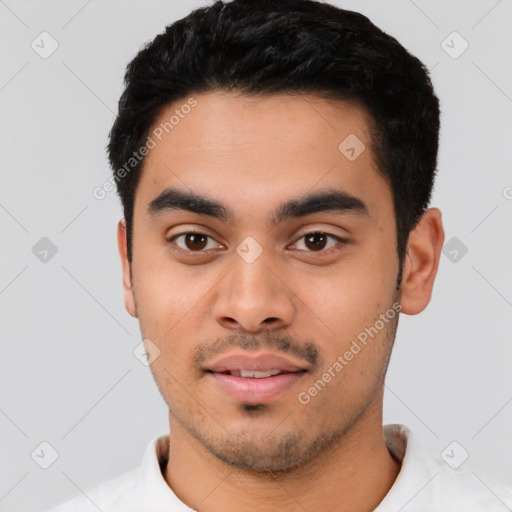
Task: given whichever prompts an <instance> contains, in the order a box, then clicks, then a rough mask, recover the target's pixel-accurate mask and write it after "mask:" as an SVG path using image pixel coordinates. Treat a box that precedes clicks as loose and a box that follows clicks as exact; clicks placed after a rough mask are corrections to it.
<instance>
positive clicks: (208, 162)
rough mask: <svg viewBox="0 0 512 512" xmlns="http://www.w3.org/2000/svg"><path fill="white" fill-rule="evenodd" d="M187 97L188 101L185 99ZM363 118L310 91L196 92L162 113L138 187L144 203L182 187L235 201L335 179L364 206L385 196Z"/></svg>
mask: <svg viewBox="0 0 512 512" xmlns="http://www.w3.org/2000/svg"><path fill="white" fill-rule="evenodd" d="M190 105H194V106H193V107H190ZM367 120H368V118H367V116H366V113H365V111H364V110H362V109H361V108H359V107H358V106H357V105H355V104H351V103H348V102H346V101H340V100H326V99H322V98H318V97H314V96H309V95H287V94H278V95H272V96H267V97H251V96H245V95H240V94H234V93H228V92H213V93H205V94H198V95H194V96H193V97H187V98H184V99H182V100H180V101H177V102H174V103H173V104H171V105H169V106H168V107H166V108H165V109H163V110H162V112H161V113H160V115H159V117H158V119H157V121H156V122H155V123H154V125H153V127H152V129H151V131H150V136H151V137H152V139H153V141H154V143H155V144H154V147H153V148H152V149H151V150H150V152H149V154H148V155H147V156H146V159H145V162H144V168H143V171H142V177H141V180H140V182H139V186H138V189H137V194H136V209H137V205H139V208H143V207H145V208H147V205H148V204H149V203H150V201H152V200H153V199H154V198H155V197H156V196H157V195H158V194H159V193H160V192H162V190H164V189H166V188H168V187H170V186H175V187H180V188H181V189H183V190H188V191H193V192H197V193H201V194H203V195H207V196H210V197H215V198H216V199H217V200H219V201H221V202H225V203H230V204H232V205H235V206H234V209H236V203H238V204H239V206H240V207H245V208H248V207H249V205H253V206H257V207H259V208H260V207H261V206H262V205H268V206H269V207H271V206H272V205H273V204H277V203H279V202H282V200H283V199H284V196H287V195H290V196H298V195H300V194H306V193H308V192H311V191H314V189H315V187H319V188H333V187H337V188H340V189H343V190H345V191H347V192H348V193H350V194H352V195H354V196H359V197H362V196H364V197H365V202H366V203H368V204H369V205H370V206H371V205H372V203H373V204H375V203H376V202H379V201H380V202H384V203H385V202H389V203H391V191H390V189H389V186H388V184H387V182H386V181H385V180H384V179H383V178H382V176H381V175H380V174H379V173H378V172H377V167H376V164H375V161H374V158H373V154H372V150H371V139H370V135H369V126H368V122H367Z"/></svg>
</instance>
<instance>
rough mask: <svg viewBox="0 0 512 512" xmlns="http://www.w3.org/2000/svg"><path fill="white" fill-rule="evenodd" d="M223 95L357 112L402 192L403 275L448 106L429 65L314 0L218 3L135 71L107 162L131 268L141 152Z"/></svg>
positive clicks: (169, 32)
mask: <svg viewBox="0 0 512 512" xmlns="http://www.w3.org/2000/svg"><path fill="white" fill-rule="evenodd" d="M214 91H235V92H239V93H242V94H247V95H254V96H268V95H272V94H278V93H290V94H303V93H305V94H312V95H315V96H319V97H322V98H326V99H341V100H347V101H350V102H352V103H355V104H356V105H358V106H360V107H361V108H362V109H363V111H364V112H365V113H366V114H367V115H369V120H370V122H369V128H370V133H371V150H372V153H373V155H374V158H375V161H376V164H377V166H378V171H379V172H380V174H381V175H382V176H383V177H384V178H385V179H386V181H387V182H388V184H389V185H390V187H391V190H392V192H393V200H394V211H395V218H396V229H397V240H396V245H397V252H398V259H399V264H400V265H399V266H400V272H399V276H401V271H402V263H403V260H404V258H405V253H406V248H407V242H408V238H409V233H410V231H411V230H412V229H413V228H414V227H415V226H416V224H417V222H418V220H419V219H420V217H421V216H422V214H423V213H424V211H425V210H426V208H427V207H428V204H429V202H430V198H431V194H432V189H433V186H434V178H435V174H436V166H437V153H438V138H439V117H440V110H439V100H438V98H437V96H436V95H435V93H434V89H433V86H432V83H431V80H430V77H429V72H428V69H427V68H426V67H425V66H424V64H423V63H422V62H421V61H420V60H419V59H418V58H417V57H415V56H413V55H411V54H410V53H409V52H408V51H407V50H406V49H405V48H404V47H403V46H402V45H401V44H400V43H399V42H398V41H397V40H396V39H395V38H393V37H392V36H390V35H388V34H386V33H385V32H383V31H382V30H381V29H379V28H378V27H376V26H375V25H374V24H373V23H372V22H371V21H370V20H369V19H368V18H367V17H366V16H364V15H362V14H360V13H358V12H354V11H349V10H344V9H340V8H338V7H335V6H333V5H330V4H326V3H322V2H319V1H315V0H279V1H276V0H233V1H232V2H229V3H224V2H222V1H216V2H214V3H213V4H211V5H209V6H207V7H203V8H200V9H197V10H195V11H193V12H191V13H190V14H189V15H188V16H186V17H184V18H183V19H180V20H178V21H176V22H175V23H173V24H171V25H169V26H167V27H166V29H165V31H164V32H162V33H161V34H159V35H157V36H156V37H155V38H154V39H153V41H151V42H149V43H147V44H146V45H145V46H144V47H143V48H142V50H141V51H140V52H139V53H138V54H137V55H136V57H135V58H134V59H133V60H132V61H131V62H130V63H129V64H128V66H127V69H126V74H125V89H124V92H123V93H122V96H121V98H120V100H119V112H118V116H117V118H116V120H115V122H114V124H113V126H112V130H111V132H110V140H109V145H108V154H109V160H110V163H111V166H112V169H113V171H114V175H115V176H116V185H117V191H118V194H119V196H120V198H121V201H122V205H123V210H124V217H125V220H126V227H127V241H128V259H129V261H130V262H131V261H132V230H133V209H134V201H135V191H136V188H137V184H138V182H139V180H140V176H141V171H142V168H143V165H144V159H143V158H140V157H139V158H138V159H133V154H134V153H135V152H137V151H138V150H139V148H141V147H142V146H144V145H145V143H146V140H147V137H148V135H149V133H150V130H151V128H152V127H153V125H154V123H155V122H156V120H157V119H158V117H159V114H160V112H161V111H162V110H163V109H164V108H165V107H167V106H168V105H169V104H170V103H172V102H175V101H178V100H184V99H185V98H187V97H190V96H191V95H193V94H198V93H207V92H214ZM340 142H341V141H340ZM130 159H132V163H133V165H132V166H131V167H132V168H131V169H129V172H127V171H126V169H127V168H126V163H127V162H128V161H129V160H130ZM122 168H124V172H123V173H122V175H123V178H122V179H119V172H118V171H119V170H121V169H122ZM116 173H117V174H116ZM399 281H400V278H399ZM399 281H398V282H399Z"/></svg>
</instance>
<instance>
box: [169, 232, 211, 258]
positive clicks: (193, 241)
mask: <svg viewBox="0 0 512 512" xmlns="http://www.w3.org/2000/svg"><path fill="white" fill-rule="evenodd" d="M168 241H169V242H174V243H175V244H176V246H177V247H178V251H181V252H189V253H192V252H206V251H205V250H204V249H206V248H208V249H210V248H212V247H209V246H208V244H209V243H212V242H214V240H213V238H212V237H211V236H208V235H205V234H204V233H196V232H195V231H189V232H187V233H181V234H179V235H175V236H173V237H171V238H169V240H168ZM213 245H215V244H213Z"/></svg>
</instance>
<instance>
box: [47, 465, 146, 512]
mask: <svg viewBox="0 0 512 512" xmlns="http://www.w3.org/2000/svg"><path fill="white" fill-rule="evenodd" d="M138 479H139V470H138V469H133V470H131V471H128V472H126V473H123V474H122V475H120V476H118V477H116V478H113V479H111V480H108V481H107V482H104V483H102V484H100V485H98V486H96V487H94V488H92V489H88V490H86V491H85V492H84V493H83V494H80V495H79V496H77V497H75V498H73V499H71V500H69V501H66V502H64V503H62V504H61V505H59V506H57V507H55V508H53V509H51V510H50V512H98V510H101V511H102V512H118V511H119V512H121V511H127V510H132V508H131V507H133V506H134V504H135V503H136V502H137V499H138V497H137V493H138V490H137V482H138Z"/></svg>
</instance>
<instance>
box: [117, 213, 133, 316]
mask: <svg viewBox="0 0 512 512" xmlns="http://www.w3.org/2000/svg"><path fill="white" fill-rule="evenodd" d="M117 245H118V248H119V256H120V257H121V267H122V273H123V294H124V306H125V308H126V311H128V313H129V314H130V315H131V316H133V317H134V318H138V315H137V307H136V303H135V295H134V291H133V282H132V273H131V263H130V261H129V260H128V243H127V239H126V221H125V219H121V220H120V221H119V223H118V224H117Z"/></svg>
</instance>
